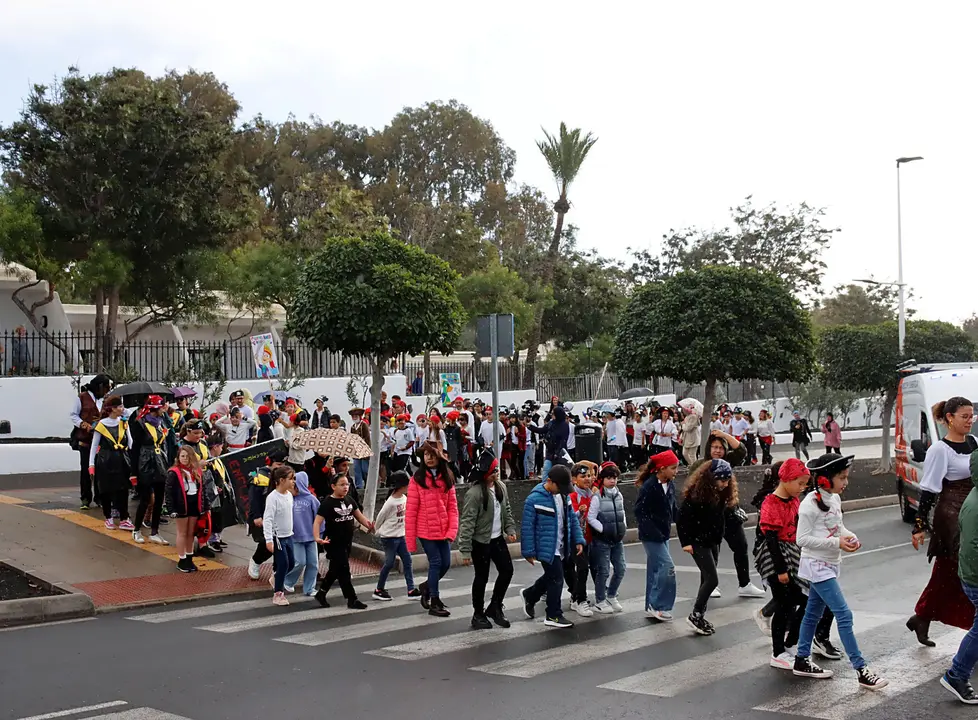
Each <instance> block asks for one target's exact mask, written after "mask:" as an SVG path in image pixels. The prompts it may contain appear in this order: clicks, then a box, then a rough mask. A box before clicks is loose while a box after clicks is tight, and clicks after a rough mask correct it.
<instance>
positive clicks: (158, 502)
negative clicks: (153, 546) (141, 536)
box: [133, 483, 166, 535]
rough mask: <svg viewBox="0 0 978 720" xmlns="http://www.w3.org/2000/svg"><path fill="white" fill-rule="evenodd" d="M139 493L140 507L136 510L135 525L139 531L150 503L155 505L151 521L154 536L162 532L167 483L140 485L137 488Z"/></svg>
mask: <svg viewBox="0 0 978 720" xmlns="http://www.w3.org/2000/svg"><path fill="white" fill-rule="evenodd" d="M136 491H137V492H138V493H139V506H138V507H137V508H136V519H135V521H134V522H133V524H134V525H135V526H136V529H137V530H139V524H140V523H141V522H143V518H145V517H146V513H147V511H148V510H149V506H150V501H151V500H152V503H153V516H152V519H151V521H150V529H151V531H152V533H153V535H158V534H159V532H160V517H161V516H162V515H163V496H164V495H165V494H166V484H165V483H153V484H150V483H140V484H139V485H137V486H136Z"/></svg>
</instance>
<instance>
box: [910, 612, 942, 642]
mask: <svg viewBox="0 0 978 720" xmlns="http://www.w3.org/2000/svg"><path fill="white" fill-rule="evenodd" d="M907 629H908V630H910V632H913V633H916V634H917V642H919V643H920V644H921V645H923V646H924V647H936V646H937V643H935V642H934V641H933V640H931V639H930V637H929V635H930V620H924V619H923V618H920V617H917V616H916V615H911V616H910V619H909V620H907Z"/></svg>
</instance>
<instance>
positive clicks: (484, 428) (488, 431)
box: [479, 420, 506, 447]
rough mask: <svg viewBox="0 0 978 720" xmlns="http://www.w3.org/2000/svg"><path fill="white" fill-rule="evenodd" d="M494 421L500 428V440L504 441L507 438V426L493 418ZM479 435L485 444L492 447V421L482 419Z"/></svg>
mask: <svg viewBox="0 0 978 720" xmlns="http://www.w3.org/2000/svg"><path fill="white" fill-rule="evenodd" d="M493 422H494V423H496V427H498V428H499V441H500V442H502V441H503V440H505V439H506V428H504V427H503V424H502V423H501V422H499V421H498V420H493ZM479 437H481V438H482V444H483V445H485V446H486V447H492V422H487V421H485V420H483V421H482V425H480V426H479Z"/></svg>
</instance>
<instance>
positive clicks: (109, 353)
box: [103, 287, 119, 366]
mask: <svg viewBox="0 0 978 720" xmlns="http://www.w3.org/2000/svg"><path fill="white" fill-rule="evenodd" d="M108 300H109V310H108V312H107V313H106V314H105V347H104V348H103V353H104V355H105V357H106V362H107V363H108V364H109V365H110V366H111V365H115V364H116V361H117V358H116V356H115V335H116V327H117V326H118V324H119V288H118V287H111V288H109V297H108Z"/></svg>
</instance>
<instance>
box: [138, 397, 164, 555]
mask: <svg viewBox="0 0 978 720" xmlns="http://www.w3.org/2000/svg"><path fill="white" fill-rule="evenodd" d="M165 407H166V403H165V402H164V401H163V398H161V397H160V396H159V395H150V396H149V397H148V398H146V402H145V403H143V407H142V408H141V409H140V410H139V412H138V413H137V414H136V417H135V418H134V419H132V420H131V421H130V423H129V433H130V435H131V436H132V450H131V451H130V452H131V466H132V468H133V473H134V475H135V477H136V491H137V493H138V497H139V505H138V507H137V509H136V521H137V524H136V526H135V528H134V529H133V531H132V539H133V540H135V541H136V542H137V543H144V542H145V540H144V539H143V535H142V533H141V532H140V530H139V526H138V523H139V522H142V520H143V518H145V517H146V514H147V512H148V511H149V510H150V507H152V515H151V516H150V537H149V540H150V542H152V543H156V544H157V545H169V544H170V543H168V542H167V541H166V540H164V539H163V538H162V537H160V519H161V517H162V514H163V500H164V497H165V495H166V492H165V491H166V473H167V469H168V467H169V462H168V459H169V454H168V452H167V446H166V440H167V437H168V436H169V434H170V431H169V429H168V428H167V427H166V425H165V423H164V418H163V410H164V408H165Z"/></svg>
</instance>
